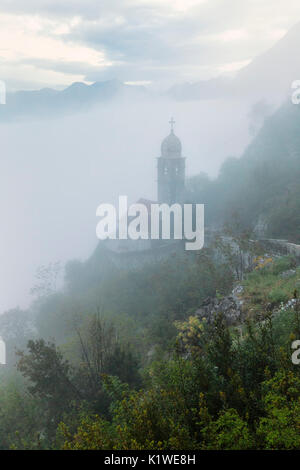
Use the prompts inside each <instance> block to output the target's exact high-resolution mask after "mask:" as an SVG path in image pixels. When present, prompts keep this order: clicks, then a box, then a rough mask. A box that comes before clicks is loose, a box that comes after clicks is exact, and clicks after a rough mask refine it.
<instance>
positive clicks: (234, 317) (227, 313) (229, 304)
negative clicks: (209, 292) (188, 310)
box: [195, 286, 243, 326]
mask: <svg viewBox="0 0 300 470" xmlns="http://www.w3.org/2000/svg"><path fill="white" fill-rule="evenodd" d="M237 287H239V289H237ZM237 287H236V288H235V293H234V294H233V293H232V295H229V296H226V297H223V298H222V299H217V298H208V299H205V301H204V302H203V304H202V305H201V307H200V308H199V309H198V310H197V311H196V312H195V315H196V316H197V317H198V318H200V319H203V318H205V319H206V320H207V322H208V323H211V322H212V321H213V320H214V318H215V316H216V315H217V314H218V313H223V315H224V317H225V320H226V323H227V324H228V325H229V326H232V325H236V324H239V323H240V322H241V321H242V304H243V301H242V300H241V299H239V298H238V297H237V296H236V292H242V289H243V288H242V286H237Z"/></svg>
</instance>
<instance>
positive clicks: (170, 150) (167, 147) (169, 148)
mask: <svg viewBox="0 0 300 470" xmlns="http://www.w3.org/2000/svg"><path fill="white" fill-rule="evenodd" d="M170 124H171V132H170V134H169V135H168V137H166V138H165V139H164V140H163V142H162V144H161V156H162V157H163V158H180V157H181V152H182V145H181V142H180V139H178V137H177V136H176V135H175V134H174V129H173V125H174V124H175V121H174V120H173V119H171V121H170Z"/></svg>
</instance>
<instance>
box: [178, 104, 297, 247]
mask: <svg viewBox="0 0 300 470" xmlns="http://www.w3.org/2000/svg"><path fill="white" fill-rule="evenodd" d="M299 129H300V109H299V107H298V106H295V105H293V104H292V103H290V102H286V103H285V104H284V105H283V106H282V107H281V108H280V109H279V110H278V111H277V112H276V113H275V114H274V115H273V116H271V117H270V118H268V119H266V121H265V123H264V125H263V127H262V129H261V131H260V132H259V134H258V135H257V136H256V137H255V138H254V140H253V141H252V143H251V144H250V145H249V147H248V148H247V149H246V151H245V153H244V154H243V155H242V156H241V158H239V159H237V158H230V159H228V160H226V161H225V162H224V164H223V165H222V167H221V170H220V174H219V176H218V178H217V179H216V180H209V179H208V178H207V177H205V175H202V176H201V175H200V176H198V177H194V178H192V179H191V180H190V181H189V185H188V187H189V194H188V196H187V197H188V198H189V199H190V200H195V201H198V202H200V201H201V202H204V203H205V204H206V211H207V223H208V224H209V225H212V226H214V225H219V226H220V223H221V224H222V222H223V223H224V222H225V221H229V220H231V219H232V217H233V216H238V217H239V218H240V220H241V222H242V223H243V225H244V226H245V227H248V228H250V229H254V228H255V226H256V225H257V224H258V223H259V222H260V223H262V224H263V225H265V233H264V235H265V236H268V237H271V238H286V239H288V240H289V241H292V242H299V241H300V238H299V234H300V218H299V214H300V189H299V178H300V165H299V163H300V135H299Z"/></svg>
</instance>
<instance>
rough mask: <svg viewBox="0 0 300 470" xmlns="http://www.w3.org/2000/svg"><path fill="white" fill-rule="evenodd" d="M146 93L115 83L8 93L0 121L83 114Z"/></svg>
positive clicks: (0, 111)
mask: <svg viewBox="0 0 300 470" xmlns="http://www.w3.org/2000/svg"><path fill="white" fill-rule="evenodd" d="M144 94H146V89H145V88H144V87H142V86H133V85H126V84H124V83H122V82H119V81H118V80H109V81H106V82H96V83H94V84H92V85H86V84H85V83H80V82H79V83H73V84H72V85H71V86H69V87H68V88H66V89H64V90H62V91H58V90H53V89H51V88H44V89H41V90H37V91H19V92H16V93H8V95H7V104H6V105H5V106H1V107H0V121H9V120H12V119H13V120H15V119H22V118H27V117H39V118H40V117H58V116H61V115H64V114H70V113H73V112H76V111H84V110H87V109H89V108H90V107H91V106H93V105H96V104H97V103H101V102H102V103H103V102H107V101H109V100H112V99H113V98H117V97H122V96H128V97H129V98H130V97H131V96H136V95H138V96H140V95H144Z"/></svg>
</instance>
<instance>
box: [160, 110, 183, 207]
mask: <svg viewBox="0 0 300 470" xmlns="http://www.w3.org/2000/svg"><path fill="white" fill-rule="evenodd" d="M169 124H170V125H171V132H170V134H169V135H168V137H166V138H165V139H164V140H163V142H162V144H161V156H160V157H159V158H158V159H157V160H158V165H157V193H158V194H157V197H158V202H159V203H160V204H161V203H166V204H170V205H171V204H174V203H179V204H180V203H182V202H183V197H184V186H185V158H184V157H182V146H181V142H180V140H179V139H178V137H177V136H176V135H175V134H174V124H175V121H174V119H173V118H172V119H171V121H170V122H169Z"/></svg>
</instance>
